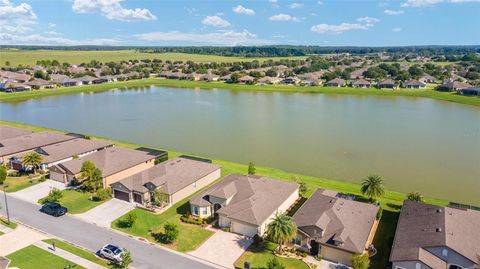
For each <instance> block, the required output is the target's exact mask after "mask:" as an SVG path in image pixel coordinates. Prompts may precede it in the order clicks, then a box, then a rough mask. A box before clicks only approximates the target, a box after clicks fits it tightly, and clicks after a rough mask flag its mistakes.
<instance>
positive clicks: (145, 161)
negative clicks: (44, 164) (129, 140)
mask: <svg viewBox="0 0 480 269" xmlns="http://www.w3.org/2000/svg"><path fill="white" fill-rule="evenodd" d="M155 157H156V156H154V155H152V154H149V153H147V152H143V151H139V150H133V149H125V148H118V147H110V148H106V149H103V150H99V151H97V152H95V153H92V154H88V155H86V156H83V157H81V158H78V159H73V160H71V161H68V162H64V163H59V164H57V165H54V166H52V167H50V169H49V171H50V179H53V180H56V181H60V182H63V183H65V184H71V183H72V181H74V180H78V176H79V175H80V170H81V168H82V164H83V162H85V161H91V162H93V163H94V164H95V166H96V167H97V168H98V169H100V171H102V177H103V186H104V187H108V186H110V184H112V183H114V182H117V181H119V180H122V179H124V178H126V177H128V176H131V175H133V174H136V173H139V172H141V171H143V170H145V169H148V168H150V167H153V165H154V164H155Z"/></svg>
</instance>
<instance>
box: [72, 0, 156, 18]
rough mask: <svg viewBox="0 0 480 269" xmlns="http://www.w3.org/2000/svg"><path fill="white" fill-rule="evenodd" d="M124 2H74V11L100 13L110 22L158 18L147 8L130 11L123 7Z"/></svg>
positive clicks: (105, 0)
mask: <svg viewBox="0 0 480 269" xmlns="http://www.w3.org/2000/svg"><path fill="white" fill-rule="evenodd" d="M122 1H123V0H74V2H73V6H72V9H73V11H74V12H76V13H100V14H102V16H105V17H106V18H107V19H109V20H118V21H148V20H155V19H157V17H156V16H155V15H153V14H152V13H151V12H150V10H148V9H146V8H134V9H128V8H124V7H123V6H122V5H121V2H122Z"/></svg>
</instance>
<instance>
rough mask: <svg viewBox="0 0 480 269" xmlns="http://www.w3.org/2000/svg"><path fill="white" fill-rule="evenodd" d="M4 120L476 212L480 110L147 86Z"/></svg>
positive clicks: (43, 103)
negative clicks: (382, 185) (367, 182)
mask: <svg viewBox="0 0 480 269" xmlns="http://www.w3.org/2000/svg"><path fill="white" fill-rule="evenodd" d="M0 113H1V115H0V116H1V117H0V118H1V119H5V120H11V121H17V122H23V123H28V124H34V125H40V126H45V127H51V128H56V129H61V130H68V131H73V132H80V133H89V134H93V135H98V136H104V137H110V138H113V139H118V140H124V141H130V142H134V143H139V144H144V145H150V146H158V147H162V148H167V149H175V150H178V151H182V152H191V153H196V154H200V155H203V156H210V157H214V158H218V159H226V160H231V161H237V162H242V163H248V162H249V161H253V162H255V164H257V165H262V166H270V167H276V168H280V169H283V170H287V171H292V172H299V173H302V174H307V175H315V176H319V177H325V178H332V179H341V180H348V181H353V182H359V181H360V180H361V179H362V178H364V177H365V176H367V175H368V174H371V173H375V174H379V175H381V176H382V177H383V178H384V179H385V180H386V184H387V187H388V188H389V189H393V190H398V191H403V192H409V191H419V192H421V193H423V194H425V195H427V196H430V197H438V198H444V199H449V200H451V201H457V202H464V203H471V204H477V205H478V204H480V109H479V108H478V107H474V106H467V105H461V104H455V103H449V102H444V101H436V100H432V99H423V98H409V97H380V96H353V95H326V94H300V93H291V94H289V93H260V92H256V93H254V92H245V91H227V90H194V89H171V88H159V87H149V88H142V89H130V90H111V91H107V92H101V93H82V94H76V95H63V96H56V97H48V98H43V99H34V100H29V101H25V102H19V103H11V104H6V103H2V104H0Z"/></svg>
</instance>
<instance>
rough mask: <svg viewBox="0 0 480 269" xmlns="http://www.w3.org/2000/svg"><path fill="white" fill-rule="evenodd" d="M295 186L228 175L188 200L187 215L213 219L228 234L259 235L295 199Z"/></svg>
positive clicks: (275, 181)
mask: <svg viewBox="0 0 480 269" xmlns="http://www.w3.org/2000/svg"><path fill="white" fill-rule="evenodd" d="M298 188H299V185H298V184H297V183H292V182H286V181H281V180H275V179H270V178H266V177H260V176H254V175H248V176H243V175H237V174H231V175H228V176H226V177H224V178H223V179H222V180H221V181H219V182H217V183H215V184H213V185H212V186H210V187H209V188H208V189H206V190H205V191H203V192H200V193H199V194H196V195H195V196H193V197H192V199H190V212H191V213H192V215H193V216H196V217H200V218H207V217H212V216H213V217H216V218H218V224H219V226H220V227H228V228H229V229H230V231H231V232H234V233H238V234H242V235H246V236H254V235H256V234H258V235H263V234H264V233H265V232H266V229H267V225H268V224H269V223H270V222H271V221H272V220H273V218H274V217H275V215H276V214H280V213H284V212H286V211H287V210H288V209H289V208H290V206H291V205H293V204H294V203H295V201H296V200H297V199H298V197H299V195H298Z"/></svg>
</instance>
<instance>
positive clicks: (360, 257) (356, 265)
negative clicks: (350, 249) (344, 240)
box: [352, 254, 370, 269]
mask: <svg viewBox="0 0 480 269" xmlns="http://www.w3.org/2000/svg"><path fill="white" fill-rule="evenodd" d="M369 266H370V259H369V258H368V256H367V255H366V254H357V255H353V256H352V268H353V269H368V267H369Z"/></svg>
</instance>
